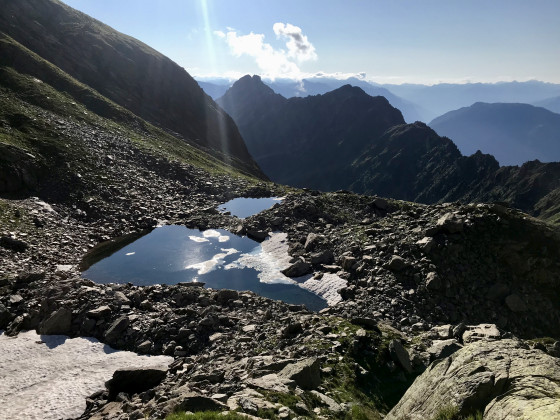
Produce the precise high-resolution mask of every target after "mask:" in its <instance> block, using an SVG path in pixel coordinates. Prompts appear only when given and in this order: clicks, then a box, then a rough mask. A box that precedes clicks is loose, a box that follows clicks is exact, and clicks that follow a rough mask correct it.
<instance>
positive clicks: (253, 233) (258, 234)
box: [246, 229, 268, 242]
mask: <svg viewBox="0 0 560 420" xmlns="http://www.w3.org/2000/svg"><path fill="white" fill-rule="evenodd" d="M246 233H247V236H248V237H249V238H251V239H253V240H254V241H257V242H262V241H264V240H265V239H266V238H268V232H264V231H262V230H256V229H247V232H246Z"/></svg>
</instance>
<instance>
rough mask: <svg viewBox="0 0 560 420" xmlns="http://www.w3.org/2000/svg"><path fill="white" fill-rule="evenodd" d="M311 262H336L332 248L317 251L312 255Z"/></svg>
mask: <svg viewBox="0 0 560 420" xmlns="http://www.w3.org/2000/svg"><path fill="white" fill-rule="evenodd" d="M309 259H310V261H311V264H332V263H333V262H334V254H333V252H332V251H331V250H330V249H327V250H326V251H321V252H315V253H313V254H311V256H310V258H309Z"/></svg>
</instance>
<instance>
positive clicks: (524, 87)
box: [381, 81, 560, 121]
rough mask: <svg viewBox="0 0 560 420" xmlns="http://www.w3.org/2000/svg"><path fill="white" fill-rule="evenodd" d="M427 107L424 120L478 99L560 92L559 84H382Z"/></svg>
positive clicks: (516, 99)
mask: <svg viewBox="0 0 560 420" xmlns="http://www.w3.org/2000/svg"><path fill="white" fill-rule="evenodd" d="M381 86H383V87H385V88H387V89H389V90H390V91H391V92H393V93H394V94H395V95H398V96H399V97H401V98H404V99H406V100H408V101H411V102H413V103H415V104H417V105H418V106H420V107H421V108H422V109H423V110H425V111H427V114H426V115H425V118H426V119H425V120H424V121H430V120H432V119H433V118H436V117H437V116H439V115H443V114H445V113H446V112H449V111H452V110H455V109H458V108H462V107H465V106H470V105H472V104H473V103H475V102H488V103H495V102H511V103H528V104H531V103H534V102H536V101H541V100H545V99H548V98H552V97H555V96H560V84H554V83H545V82H539V81H529V82H500V83H466V84H449V83H442V84H438V85H433V86H427V85H415V84H402V85H390V84H386V85H381Z"/></svg>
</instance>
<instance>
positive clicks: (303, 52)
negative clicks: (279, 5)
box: [272, 22, 317, 62]
mask: <svg viewBox="0 0 560 420" xmlns="http://www.w3.org/2000/svg"><path fill="white" fill-rule="evenodd" d="M272 30H273V31H274V33H275V34H276V36H277V37H278V38H285V39H287V40H288V42H287V43H286V47H287V48H288V56H289V57H292V58H295V59H296V60H298V61H300V62H301V61H307V60H316V59H317V54H316V53H315V47H314V46H313V44H311V42H309V40H308V39H307V37H306V36H305V35H303V33H302V32H301V28H300V27H298V26H294V25H292V24H290V23H286V24H284V23H280V22H278V23H275V24H274V25H273V26H272Z"/></svg>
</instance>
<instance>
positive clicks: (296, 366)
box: [278, 357, 321, 390]
mask: <svg viewBox="0 0 560 420" xmlns="http://www.w3.org/2000/svg"><path fill="white" fill-rule="evenodd" d="M278 376H279V377H280V378H286V379H290V380H293V381H295V383H296V385H297V386H299V387H300V388H302V389H307V390H310V389H315V388H317V387H318V386H319V385H320V384H321V369H320V364H319V359H317V358H316V357H310V358H308V359H304V360H301V361H299V362H296V363H290V364H289V365H287V366H286V367H285V368H284V369H282V370H281V371H280V372H279V373H278Z"/></svg>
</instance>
